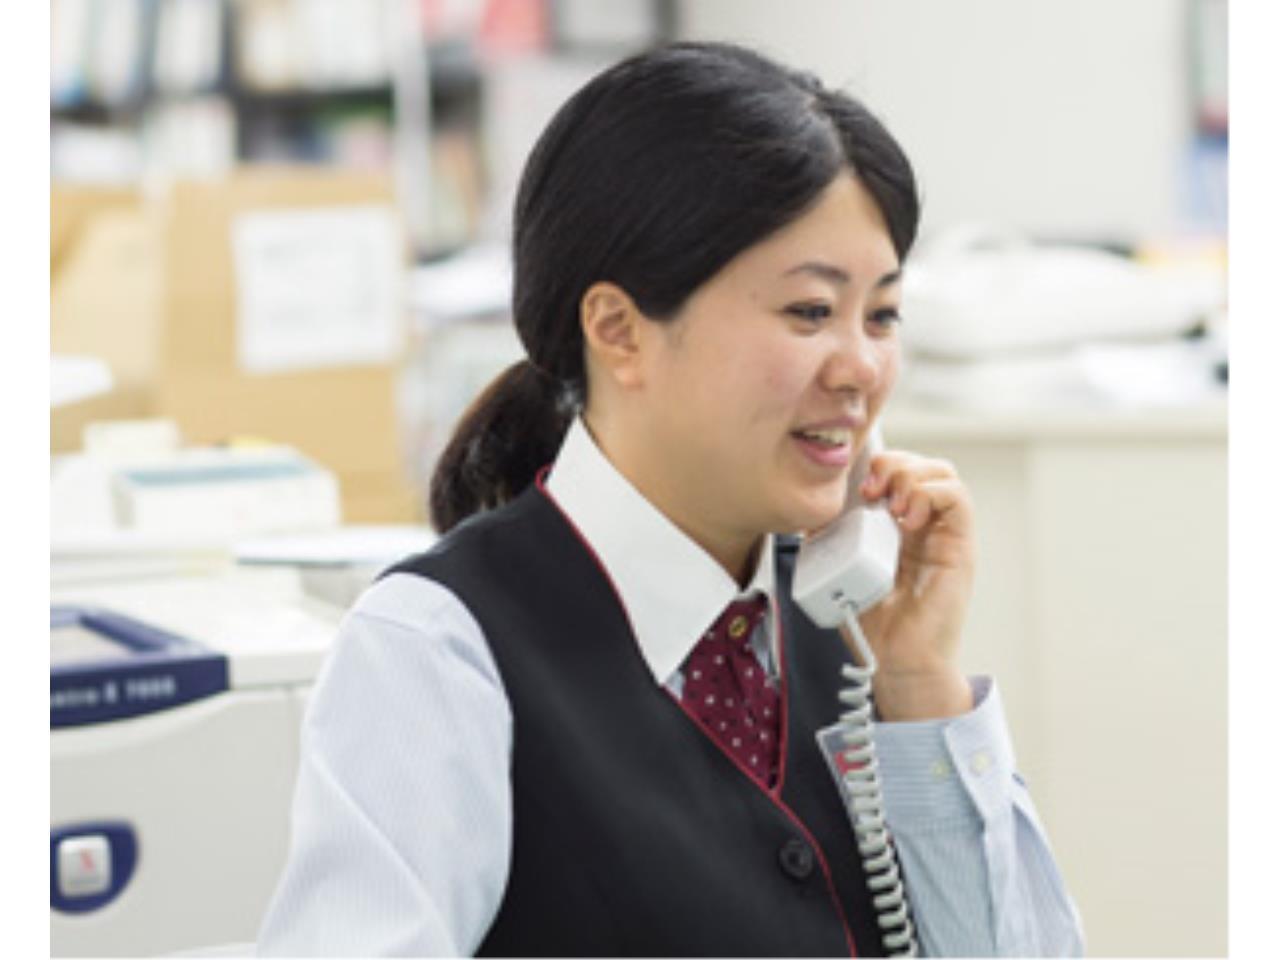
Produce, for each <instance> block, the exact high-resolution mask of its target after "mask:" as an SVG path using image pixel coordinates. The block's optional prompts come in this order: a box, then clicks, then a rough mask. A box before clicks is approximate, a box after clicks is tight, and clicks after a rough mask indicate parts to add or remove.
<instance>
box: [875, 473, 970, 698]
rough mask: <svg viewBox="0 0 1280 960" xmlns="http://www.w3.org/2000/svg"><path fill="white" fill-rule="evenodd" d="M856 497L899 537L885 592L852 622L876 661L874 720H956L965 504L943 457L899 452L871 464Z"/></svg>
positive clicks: (961, 680)
mask: <svg viewBox="0 0 1280 960" xmlns="http://www.w3.org/2000/svg"><path fill="white" fill-rule="evenodd" d="M860 492H861V494H862V497H863V498H864V499H865V500H866V501H867V502H875V501H877V500H881V499H884V500H885V501H886V502H887V506H888V509H889V512H890V514H891V515H892V516H893V517H894V518H895V519H896V520H897V521H898V526H899V529H900V530H901V532H902V549H901V553H900V555H899V559H898V572H897V577H896V580H895V582H894V586H893V590H892V591H891V592H890V593H889V595H888V596H887V597H885V598H884V599H883V600H882V601H880V602H879V603H878V604H876V605H875V606H874V607H872V608H871V609H869V610H867V611H866V612H865V613H864V614H862V616H861V617H860V618H859V622H860V623H861V625H862V629H863V632H864V633H865V634H866V637H867V639H868V641H869V642H870V643H871V646H872V649H873V650H874V651H875V655H876V658H877V660H878V661H879V670H878V672H877V673H876V676H875V680H874V681H873V690H874V696H875V703H876V709H877V712H878V713H879V715H880V717H881V718H882V719H884V720H925V719H933V718H937V717H947V716H957V715H959V714H961V713H966V712H968V711H969V710H970V709H972V707H973V695H972V692H971V690H970V688H969V683H968V681H967V680H966V679H965V677H964V675H963V674H962V673H961V672H960V669H959V667H958V666H957V664H956V655H957V653H958V651H959V647H960V635H961V632H962V630H963V628H964V622H965V617H966V614H967V612H968V608H969V598H970V597H971V596H972V594H973V577H974V568H975V563H976V552H977V551H976V544H975V531H974V522H973V502H972V499H971V498H970V496H969V492H968V490H967V489H966V488H965V486H964V483H963V482H962V481H961V479H960V477H959V475H958V474H957V473H956V470H955V467H954V466H952V465H951V464H950V463H949V462H947V461H946V460H938V459H930V458H927V457H922V456H919V455H917V454H914V453H910V452H908V451H905V450H886V451H884V452H882V453H879V454H877V455H876V456H874V457H873V458H872V459H871V468H870V471H869V472H868V474H867V476H866V478H865V479H864V480H863V482H862V485H861V488H860Z"/></svg>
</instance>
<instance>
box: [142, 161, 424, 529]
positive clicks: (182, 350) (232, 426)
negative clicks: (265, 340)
mask: <svg viewBox="0 0 1280 960" xmlns="http://www.w3.org/2000/svg"><path fill="white" fill-rule="evenodd" d="M370 205H381V206H385V207H386V208H387V209H389V210H394V209H395V198H394V192H393V188H392V184H391V181H390V180H389V178H386V177H381V176H374V175H367V174H350V173H342V174H335V173H332V172H325V171H322V170H317V169H288V170H270V169H267V170H258V171H254V172H245V173H241V174H237V175H236V176H234V177H232V178H231V179H229V180H225V181H210V182H191V183H184V184H179V185H177V186H175V187H174V189H173V190H172V192H171V195H170V197H169V203H168V216H167V220H166V230H165V300H164V317H165V322H164V327H163V334H162V337H161V341H160V362H159V365H158V370H159V374H158V377H157V380H156V402H157V407H158V409H160V410H162V411H163V412H164V414H165V415H166V416H170V417H173V418H174V419H175V420H177V422H178V424H179V426H180V427H181V429H182V433H183V436H184V437H185V438H186V439H187V440H189V441H191V442H195V443H213V442H218V441H220V440H224V439H226V438H227V437H230V436H234V435H244V434H248V435H256V436H261V437H263V438H265V439H268V440H271V441H274V442H278V443H286V444H289V445H291V446H294V447H296V448H297V449H299V450H300V451H302V453H304V454H305V455H307V456H309V457H311V458H313V459H315V460H316V461H318V462H320V463H322V464H324V465H325V466H327V467H329V468H330V469H331V470H333V471H334V472H336V473H337V474H338V478H339V482H340V484H341V488H342V494H343V518H344V520H346V521H347V522H349V523H359V522H380V521H386V522H416V521H420V520H421V519H422V518H423V516H424V515H425V511H424V510H423V509H422V508H421V507H420V506H419V505H418V503H417V501H418V500H419V497H418V496H417V495H416V493H415V492H414V490H413V489H412V486H411V484H410V483H409V480H408V471H407V470H406V468H405V464H404V458H403V454H402V451H401V442H400V436H399V428H398V426H397V420H396V406H395V396H396V385H397V381H398V377H399V372H400V371H399V359H400V358H399V357H396V358H394V360H393V361H391V362H384V363H366V364H360V365H343V366H337V365H324V366H317V367H315V368H312V369H301V370H290V371H286V372H278V373H259V372H253V371H249V370H246V369H244V368H243V365H242V364H241V362H240V358H239V352H238V350H237V337H238V336H239V335H240V334H239V333H238V325H237V311H238V310H239V309H240V306H239V302H238V291H237V277H236V271H235V267H234V263H235V259H234V253H233V241H232V231H233V225H234V224H235V223H236V221H237V218H239V217H241V216H242V215H244V214H250V213H255V212H259V211H264V210H291V209H292V210H330V209H334V208H342V207H348V208H355V207H365V206H370ZM401 253H402V254H403V255H404V256H405V257H406V258H407V256H408V250H407V247H406V246H403V244H402V249H401ZM402 288H403V284H401V289H402ZM401 310H403V307H401ZM399 319H400V320H401V322H402V321H403V315H401V317H400V318H399Z"/></svg>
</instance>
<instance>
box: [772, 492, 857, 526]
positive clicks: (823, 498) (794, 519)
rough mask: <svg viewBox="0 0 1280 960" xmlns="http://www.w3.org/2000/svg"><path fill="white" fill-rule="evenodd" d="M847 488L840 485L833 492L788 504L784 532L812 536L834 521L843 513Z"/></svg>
mask: <svg viewBox="0 0 1280 960" xmlns="http://www.w3.org/2000/svg"><path fill="white" fill-rule="evenodd" d="M846 490H847V487H846V486H845V485H844V484H843V483H842V484H841V485H840V487H839V489H838V490H836V491H835V492H828V491H823V492H822V495H811V496H809V497H806V498H805V499H804V500H802V501H799V502H796V503H794V504H790V505H789V506H790V509H789V510H787V519H786V525H785V530H786V531H787V532H789V533H806V534H812V533H816V532H817V531H819V530H821V529H822V528H823V527H825V526H827V524H829V523H831V522H832V521H834V520H835V519H836V518H837V517H839V516H840V514H841V513H842V512H843V511H844V504H845V493H846Z"/></svg>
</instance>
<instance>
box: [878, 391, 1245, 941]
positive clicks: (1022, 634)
mask: <svg viewBox="0 0 1280 960" xmlns="http://www.w3.org/2000/svg"><path fill="white" fill-rule="evenodd" d="M1226 419H1227V418H1226V409H1225V405H1224V406H1222V407H1214V408H1211V409H1198V410H1192V411H1171V412H1167V413H1166V412H1161V413H1158V414H1157V413H1143V414H1118V413H1110V412H1099V413H1096V414H1095V413H1092V412H1081V413H1078V414H1070V415H1068V414H1044V415H1029V414H1020V415H1017V416H1012V415H1008V414H976V413H968V414H944V413H940V412H925V411H920V410H913V409H911V408H910V407H906V406H900V407H899V408H897V409H894V410H892V411H890V412H889V413H888V415H887V416H886V419H885V437H886V441H887V442H888V444H889V446H891V447H902V448H907V449H913V450H917V451H919V452H922V453H927V454H929V455H934V456H941V457H945V458H947V459H950V460H951V461H953V462H954V463H955V464H956V466H957V468H958V469H959V471H960V473H961V475H962V476H963V477H964V478H965V480H966V482H967V483H968V485H969V488H970V490H971V491H972V493H973V496H974V500H975V505H976V510H977V516H978V529H979V551H980V554H979V571H978V578H977V586H976V590H975V597H974V602H973V606H972V608H971V614H970V619H969V626H968V629H967V633H966V638H965V645H964V652H963V654H962V662H963V664H964V666H965V668H966V669H967V670H968V671H969V672H971V673H991V674H994V675H995V676H996V677H997V678H998V680H999V682H1000V687H1001V691H1002V693H1003V696H1004V699H1005V703H1006V707H1007V710H1008V715H1009V723H1010V726H1011V727H1012V731H1013V737H1014V743H1015V747H1016V749H1017V752H1018V759H1019V767H1020V769H1021V771H1022V773H1023V775H1024V776H1025V777H1026V779H1027V781H1028V783H1029V784H1030V786H1031V790H1032V793H1033V795H1034V797H1035V800H1036V804H1037V807H1038V809H1039V811H1040V813H1041V816H1042V818H1043V820H1044V821H1045V824H1046V827H1047V828H1048V830H1049V836H1050V840H1051V841H1052V843H1053V847H1054V850H1055V853H1056V855H1057V859H1058V863H1059V865H1060V866H1061V868H1062V870H1063V872H1064V874H1065V875H1066V879H1067V883H1068V885H1069V887H1070V890H1071V892H1072V895H1073V896H1074V897H1075V900H1076V903H1077V905H1078V906H1079V908H1080V911H1081V914H1082V915H1083V918H1084V924H1085V934H1086V939H1087V948H1088V952H1089V953H1090V954H1095V955H1099V954H1100V955H1111V956H1126V955H1127V956H1137V955H1143V956H1150V955H1159V956H1205V955H1221V954H1224V953H1225V952H1226V949H1227V674H1226V667H1227V426H1226Z"/></svg>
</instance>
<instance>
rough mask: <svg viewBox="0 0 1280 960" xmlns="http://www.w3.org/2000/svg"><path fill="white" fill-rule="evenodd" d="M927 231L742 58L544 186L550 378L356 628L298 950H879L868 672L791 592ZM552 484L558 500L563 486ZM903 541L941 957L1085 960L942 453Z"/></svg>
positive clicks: (303, 817) (929, 884) (538, 334)
mask: <svg viewBox="0 0 1280 960" xmlns="http://www.w3.org/2000/svg"><path fill="white" fill-rule="evenodd" d="M918 215H919V206H918V201H917V196H916V191H915V184H914V177H913V175H912V171H911V168H910V165H909V164H908V162H907V159H906V157H905V156H904V155H903V153H902V151H901V149H900V148H899V147H898V145H897V144H896V143H895V142H894V140H893V139H892V137H890V135H889V134H888V132H887V131H886V130H885V129H884V128H883V127H882V126H881V125H880V124H879V123H878V122H877V121H876V120H875V119H874V118H873V117H872V116H871V115H870V114H869V113H868V112H867V111H866V110H865V109H864V108H863V107H862V106H861V105H859V104H858V103H856V102H855V101H853V100H851V99H850V98H848V97H847V96H845V95H843V94H840V93H836V92H833V91H829V90H827V89H825V88H824V87H823V86H821V84H820V83H819V82H818V81H817V80H815V79H814V78H812V77H809V76H806V75H800V74H797V73H795V72H793V71H790V70H786V69H784V68H782V67H779V66H778V65H776V64H774V63H772V62H770V61H768V60H766V59H764V58H762V57H760V56H758V55H757V54H754V53H752V52H749V51H746V50H743V49H740V48H737V47H733V46H728V45H721V44H676V45H672V46H669V47H665V48H662V49H659V50H657V51H654V52H650V53H647V54H644V55H641V56H638V57H634V58H631V59H629V60H627V61H625V62H623V63H620V64H618V65H616V66H615V67H613V68H611V69H609V70H607V71H606V72H604V73H603V74H601V75H600V76H598V77H597V78H595V79H594V80H593V81H591V82H590V83H589V84H587V85H586V86H585V87H584V88H583V89H582V90H581V91H579V92H578V93H577V94H576V95H575V96H574V97H573V98H572V99H571V100H570V101H569V102H568V103H567V104H566V105H565V106H564V107H563V108H562V109H561V110H560V112H559V113H558V114H557V115H556V117H555V118H554V119H553V121H552V122H551V124H550V126H549V127H548V129H547V130H546V132H545V133H544V134H543V136H542V138H541V139H540V141H539V142H538V144H537V146H536V147H535V149H534V151H533V153H532V155H531V156H530V158H529V161H528V165H527V167H526V170H525V173H524V177H523V180H522V183H521V188H520V192H519V196H518V198H517V204H516V215H515V310H514V312H515V323H516V326H517V329H518V330H519V333H520V336H521V339H522V341H523V343H524V345H525V347H526V349H527V351H528V359H526V360H524V361H522V362H521V363H518V364H516V365H515V366H513V367H512V368H511V369H509V370H508V371H506V372H505V373H504V374H503V375H502V376H501V377H499V378H498V380H497V381H496V382H495V383H494V384H493V385H492V386H490V387H489V389H488V390H487V391H486V392H485V393H484V395H483V396H481V397H480V398H479V399H478V400H477V401H476V403H475V404H474V405H473V407H472V409H471V410H470V411H469V413H468V415H467V416H466V417H465V419H464V421H463V422H462V423H461V425H460V426H459V427H458V430H457V432H456V434H455V436H454V438H453V440H452V442H451V444H450V445H449V447H448V449H447V450H446V452H445V454H444V455H443V457H442V458H441V461H440V463H439V465H438V468H437V471H436V474H435V476H434V478H433V482H432V512H433V519H434V521H435V523H436V526H437V527H438V529H439V530H440V531H441V532H442V533H446V535H445V536H444V537H443V538H442V540H441V541H440V543H439V544H438V545H437V546H436V547H435V548H434V549H433V550H432V551H430V552H429V553H428V554H425V555H423V556H419V557H414V558H410V559H409V560H407V561H405V562H404V563H403V564H401V565H399V566H398V567H396V568H395V569H393V570H392V571H390V572H389V573H388V574H387V575H386V576H384V577H383V578H382V579H380V580H379V582H378V583H377V584H375V585H374V586H373V587H372V588H371V589H370V590H369V591H368V592H366V594H365V595H364V596H363V597H362V598H361V600H360V601H359V602H358V603H357V605H356V607H355V609H354V610H353V611H352V612H351V614H350V616H349V617H348V618H347V620H346V621H345V623H344V626H343V628H342V632H341V636H340V637H339V639H338V641H337V644H336V646H335V649H334V652H333V655H332V657H331V659H330V661H329V663H328V664H327V666H326V669H325V672H324V674H323V676H322V678H321V680H320V682H319V684H318V686H317V689H316V692H315V695H314V697H313V700H312V703H311V705H310V708H309V712H308V716H307V721H306V724H305V727H304V732H303V758H302V766H301V771H300V774H299V783H298V790H297V797H296V801H295V809H294V835H293V846H292V851H291V856H290V860H289V864H288V867H287V869H286V871H285V874H284V877H283V879H282V881H281V884H280V887H279V890H278V891H277V894H276V898H275V900H274V901H273V904H272V907H271V909H270V911H269V914H268V917H267V919H266V923H265V926H264V928H263V931H262V937H261V940H260V946H261V948H262V949H264V950H267V951H281V952H286V953H296V954H315V953H342V952H354V953H363V954H373V953H388V954H391V953H395V954H401V953H417V954H426V953H447V954H470V953H472V952H479V953H496V954H506V955H513V954H555V955H562V956H567V955H583V954H590V955H596V956H606V955H616V954H622V953H628V954H638V955H650V956H653V955H671V954H677V955H687V956H692V955H738V956H744V955H754V954H768V955H802V954H822V955H832V954H837V953H842V952H847V953H856V954H877V953H880V952H881V951H882V950H883V949H884V944H883V943H882V940H881V931H880V929H879V924H878V921H877V919H876V912H877V907H876V906H875V904H874V903H873V902H872V900H871V897H870V895H869V893H868V889H867V879H868V877H867V875H866V874H865V873H864V868H863V864H862V861H861V858H860V857H859V855H858V852H857V850H856V845H855V842H854V837H853V832H852V830H851V828H850V822H849V817H848V814H847V812H846V807H845V801H844V799H843V798H842V796H841V788H840V780H839V777H838V771H839V768H840V761H839V757H838V755H839V752H840V751H839V744H838V743H834V744H833V741H832V739H831V736H832V730H833V727H832V725H833V724H834V723H835V721H836V720H837V719H838V714H839V704H838V703H837V694H838V691H839V688H840V687H841V685H842V682H843V681H842V679H841V677H840V675H839V671H840V667H841V666H842V665H844V664H847V663H848V662H849V661H850V653H849V651H848V650H847V649H846V647H845V644H844V643H842V642H841V637H840V635H839V634H837V633H835V632H832V631H823V630H820V629H818V628H817V627H816V626H814V625H813V624H812V623H810V622H809V621H808V620H807V619H806V618H805V617H804V615H803V614H802V613H799V612H798V610H797V608H796V607H795V605H794V604H793V603H792V601H791V599H790V578H791V571H792V569H793V566H794V560H795V542H796V538H795V537H793V536H791V535H792V534H795V533H798V532H800V531H812V530H814V529H816V528H819V527H822V526H823V525H825V524H827V523H829V522H831V521H832V520H833V519H834V518H835V517H836V516H837V515H838V514H839V513H840V512H841V509H842V507H843V505H844V502H845V496H846V491H847V485H848V478H849V469H850V464H851V463H852V461H853V459H854V458H855V456H856V454H857V453H858V452H859V451H860V450H861V449H862V447H863V445H864V444H865V443H866V442H867V437H868V434H869V431H870V429H871V427H872V425H873V424H874V423H875V421H876V419H877V417H878V416H879V415H880V413H881V411H882V409H883V407H884V404H885V401H886V400H887V398H888V396H889V394H890V392H891V391H892V388H893V384H894V380H895V378H896V375H897V370H898V364H899V354H900V348H899V344H898V338H897V332H896V327H897V324H898V322H899V315H898V308H899V304H900V300H901V275H902V274H901V271H902V264H903V260H904V258H905V257H906V255H907V251H908V250H909V248H910V246H911V243H912V241H913V239H914V236H915V232H916V227H917V221H918ZM548 465H549V470H548V469H544V468H546V467H547V466H548ZM861 492H862V494H863V495H864V496H865V497H866V498H868V499H870V500H881V499H883V500H886V501H887V502H888V504H889V508H890V510H891V512H892V514H893V516H894V517H895V518H896V519H897V520H898V522H899V525H900V528H901V531H902V548H901V555H900V562H899V568H898V575H897V581H896V584H895V586H894V589H893V591H892V593H891V594H890V595H889V596H888V597H887V598H886V599H885V600H884V602H883V603H881V604H880V605H879V606H877V607H875V608H874V609H873V610H871V611H870V612H868V613H867V614H865V615H864V616H863V618H862V625H863V628H864V629H865V632H866V634H867V636H868V637H869V639H870V641H871V644H872V647H873V649H874V651H875V653H876V656H877V658H878V660H879V672H878V673H877V675H876V677H875V681H874V699H875V705H876V712H877V719H878V723H877V724H876V728H875V740H876V744H877V747H878V750H879V756H880V765H881V778H882V781H883V789H884V793H885V801H886V804H887V819H888V823H889V826H890V828H891V829H892V831H893V839H894V847H895V848H896V852H897V856H898V857H899V859H900V860H901V863H902V873H903V875H904V876H905V879H906V887H907V893H908V895H909V898H910V902H911V909H912V916H913V918H914V921H915V927H916V935H917V937H918V940H919V944H920V947H921V949H922V950H923V951H925V952H927V953H950V954H956V953H959V954H966V955H978V954H990V953H1012V954H1023V955H1028V954H1037V953H1044V954H1059V953H1078V952H1080V950H1081V939H1080V933H1079V926H1078V921H1077V918H1076V916H1075V911H1074V908H1073V906H1072V904H1071V902H1070V899H1069V897H1068V896H1067V894H1066V892H1065V890H1064V888H1063V885H1062V881H1061V878H1060V876H1059V874H1058V872H1057V869H1056V867H1055V866H1054V863H1053V859H1052V856H1051V854H1050V852H1049V848H1048V845H1047V842H1046V840H1045V837H1044V835H1043V833H1042V831H1041V828H1040V827H1039V825H1038V821H1037V819H1036V817H1035V813H1034V810H1033V807H1032V804H1031V801H1030V798H1029V796H1028V795H1027V793H1026V791H1025V789H1024V788H1023V787H1022V786H1021V784H1020V781H1018V780H1017V778H1016V776H1015V774H1014V771H1013V758H1012V750H1011V747H1010V745H1009V742H1008V736H1007V733H1006V731H1005V726H1004V720H1003V716H1002V713H1001V708H1000V703H999V698H998V695H997V692H996V689H995V687H994V684H993V683H992V682H991V681H990V680H989V679H987V678H978V679H975V680H973V681H972V682H971V681H969V680H967V679H966V678H965V677H964V676H963V675H961V673H960V672H959V671H958V669H957V667H956V665H955V658H956V652H957V648H958V644H959V640H960V634H961V632H962V626H963V621H964V616H965V611H966V608H967V605H968V601H969V596H970V593H971V590H972V582H973V568H974V549H973V544H974V532H973V520H972V508H971V505H970V501H969V498H968V496H967V494H966V492H965V489H964V486H963V484H962V483H961V481H960V480H959V479H958V478H957V476H956V474H955V471H954V470H953V469H952V468H951V467H950V466H949V465H948V464H946V463H943V462H940V461H936V460H931V459H927V458H924V457H920V456H916V455H914V454H910V453H906V452H902V451H887V452H884V453H882V454H880V455H879V456H876V457H875V458H874V459H873V460H872V464H871V471H870V473H869V475H868V476H867V479H866V481H865V483H864V484H863V487H862V490H861Z"/></svg>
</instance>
